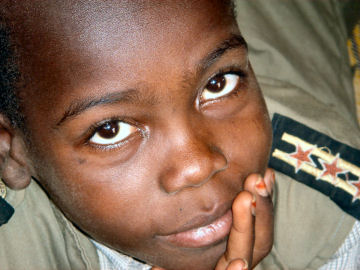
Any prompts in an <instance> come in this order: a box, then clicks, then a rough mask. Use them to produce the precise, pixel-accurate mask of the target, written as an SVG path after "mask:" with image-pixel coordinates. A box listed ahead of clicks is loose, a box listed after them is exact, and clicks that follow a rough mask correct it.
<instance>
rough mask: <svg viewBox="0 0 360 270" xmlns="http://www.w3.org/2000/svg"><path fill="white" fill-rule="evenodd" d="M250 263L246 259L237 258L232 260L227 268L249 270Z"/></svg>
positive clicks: (227, 269)
mask: <svg viewBox="0 0 360 270" xmlns="http://www.w3.org/2000/svg"><path fill="white" fill-rule="evenodd" d="M248 269H249V264H248V262H247V261H246V260H244V259H235V260H233V261H231V262H230V264H229V266H228V267H227V268H226V270H248Z"/></svg>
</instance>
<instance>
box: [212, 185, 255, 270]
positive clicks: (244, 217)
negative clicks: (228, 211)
mask: <svg viewBox="0 0 360 270" xmlns="http://www.w3.org/2000/svg"><path fill="white" fill-rule="evenodd" d="M253 200H254V196H253V195H252V194H251V193H249V192H247V191H242V192H240V193H239V195H238V196H237V197H236V198H235V200H234V203H233V205H232V215H233V224H232V227H231V230H230V235H229V240H228V243H227V248H226V251H225V253H224V255H223V256H222V257H221V258H220V260H219V262H218V264H217V266H216V270H225V269H226V268H227V267H228V266H229V264H230V262H231V261H233V260H236V259H245V260H247V261H248V262H250V263H251V260H252V250H253V245H254V216H253V214H252V210H251V208H252V204H253Z"/></svg>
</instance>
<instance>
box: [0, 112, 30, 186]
mask: <svg viewBox="0 0 360 270" xmlns="http://www.w3.org/2000/svg"><path fill="white" fill-rule="evenodd" d="M26 153H27V151H26V147H25V143H24V140H23V137H22V133H21V132H20V131H19V130H18V129H16V128H14V127H13V126H12V125H11V124H10V121H9V120H8V119H7V118H6V117H5V116H4V115H2V114H0V177H1V178H2V180H3V181H4V183H5V184H6V185H7V186H8V187H9V188H11V189H23V188H25V187H27V186H28V185H29V184H30V181H31V173H30V169H29V166H28V163H27V155H26Z"/></svg>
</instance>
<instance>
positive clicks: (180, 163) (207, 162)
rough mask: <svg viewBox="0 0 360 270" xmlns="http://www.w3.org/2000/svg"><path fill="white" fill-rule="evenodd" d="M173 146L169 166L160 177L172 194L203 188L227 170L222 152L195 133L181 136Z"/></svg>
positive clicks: (164, 187) (167, 164)
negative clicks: (215, 176)
mask: <svg viewBox="0 0 360 270" xmlns="http://www.w3.org/2000/svg"><path fill="white" fill-rule="evenodd" d="M179 136H181V139H179ZM170 143H171V147H170V150H169V152H168V153H167V160H166V161H165V163H166V164H164V165H166V166H163V168H164V170H163V172H162V174H161V176H160V185H161V187H162V188H163V190H165V191H166V192H167V193H169V194H173V193H176V192H179V191H181V190H183V189H185V188H189V187H199V186H201V185H203V184H204V183H206V182H207V181H208V180H210V179H211V178H212V177H213V176H214V175H215V174H216V173H218V172H220V171H223V170H224V169H225V168H226V167H227V160H226V158H225V156H224V154H223V153H222V152H221V150H220V149H219V148H217V147H215V146H214V145H211V144H208V143H207V142H206V139H204V138H198V137H196V135H195V134H189V133H187V134H182V135H179V133H178V134H177V139H175V140H171V142H170Z"/></svg>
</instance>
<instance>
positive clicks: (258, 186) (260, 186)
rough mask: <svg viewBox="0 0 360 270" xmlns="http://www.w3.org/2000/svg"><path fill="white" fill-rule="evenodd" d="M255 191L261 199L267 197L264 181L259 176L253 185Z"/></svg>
mask: <svg viewBox="0 0 360 270" xmlns="http://www.w3.org/2000/svg"><path fill="white" fill-rule="evenodd" d="M255 190H256V192H257V193H258V194H259V195H260V196H262V197H267V196H268V195H269V193H268V192H267V190H266V185H265V182H264V179H263V178H262V177H261V176H259V179H258V180H257V181H256V183H255Z"/></svg>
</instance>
